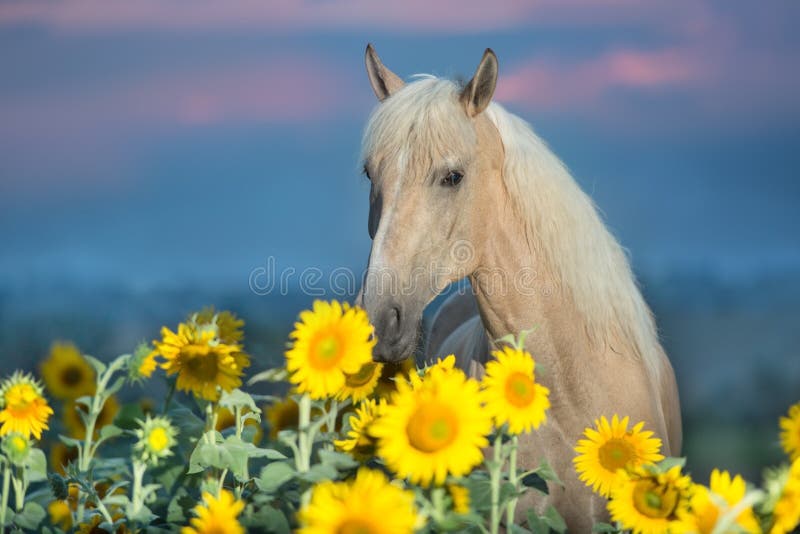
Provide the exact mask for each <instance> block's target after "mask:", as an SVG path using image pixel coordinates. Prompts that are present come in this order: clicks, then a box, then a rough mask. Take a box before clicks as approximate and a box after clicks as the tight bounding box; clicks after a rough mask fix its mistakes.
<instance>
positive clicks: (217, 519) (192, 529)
mask: <svg viewBox="0 0 800 534" xmlns="http://www.w3.org/2000/svg"><path fill="white" fill-rule="evenodd" d="M242 510H244V502H243V501H239V500H236V498H235V497H234V496H233V494H232V493H231V492H230V491H228V490H226V489H223V490H220V492H219V497H217V498H215V497H214V496H213V495H211V494H210V493H208V492H203V502H202V503H200V504H198V505H197V506H195V507H194V513H195V515H196V516H197V517H193V518H192V519H191V520H190V521H189V524H190V525H191V526H188V527H183V528H182V529H181V534H244V527H242V525H241V524H240V523H239V521H238V519H237V516H238V515H239V514H240V513H242Z"/></svg>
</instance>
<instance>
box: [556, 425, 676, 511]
mask: <svg viewBox="0 0 800 534" xmlns="http://www.w3.org/2000/svg"><path fill="white" fill-rule="evenodd" d="M628 419H629V418H628V417H625V418H624V419H622V420H621V421H620V419H619V417H618V416H617V415H616V414H614V417H612V418H611V423H609V422H608V419H606V418H605V416H603V417H601V418H600V419H596V420H595V422H594V426H595V427H596V430H595V429H594V428H587V429H585V430H584V436H586V438H587V439H581V440H579V441H578V444H577V446H576V447H575V452H577V453H578V455H577V456H576V457H575V458H574V459H573V460H572V461H573V463H574V464H575V470H576V471H577V472H578V475H579V478H580V479H581V480H582V481H583V482H584V483H585V484H586V485H587V486H590V487H591V488H592V490H593V491H594V492H595V493H598V494H599V495H602V496H603V497H608V496H609V495H611V492H612V491H613V490H614V488H615V487H616V486H617V485H618V484H620V483H621V482H623V481H624V480H625V474H624V473H620V470H621V469H625V468H630V467H636V466H639V465H642V464H645V463H655V462H660V461H661V460H663V459H664V457H663V456H662V455H661V454H660V453H659V450H660V449H661V440H660V439H658V438H654V437H652V435H653V433H652V432H650V431H649V430H647V431H642V427H643V426H644V423H643V422H641V423H638V424H637V425H635V426H634V427H633V428H632V429H631V430H628Z"/></svg>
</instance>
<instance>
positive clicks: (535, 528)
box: [527, 510, 550, 534]
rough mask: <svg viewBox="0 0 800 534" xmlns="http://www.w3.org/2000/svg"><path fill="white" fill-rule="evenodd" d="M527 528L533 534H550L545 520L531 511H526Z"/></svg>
mask: <svg viewBox="0 0 800 534" xmlns="http://www.w3.org/2000/svg"><path fill="white" fill-rule="evenodd" d="M527 515H528V528H530V529H531V532H533V533H534V534H550V527H549V526H547V523H546V522H545V520H544V519H543V518H541V517H539V516H538V515H536V512H535V511H533V510H528V514H527Z"/></svg>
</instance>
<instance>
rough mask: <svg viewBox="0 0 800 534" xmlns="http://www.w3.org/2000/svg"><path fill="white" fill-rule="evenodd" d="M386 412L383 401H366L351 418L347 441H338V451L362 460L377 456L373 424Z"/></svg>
mask: <svg viewBox="0 0 800 534" xmlns="http://www.w3.org/2000/svg"><path fill="white" fill-rule="evenodd" d="M385 410H386V401H385V400H383V399H380V400H375V399H366V400H363V401H361V403H360V404H359V405H358V406H357V407H356V413H355V415H351V416H350V430H348V431H347V439H342V440H336V441H334V442H333V444H334V445H335V446H336V448H337V449H339V450H341V451H344V452H348V453H350V454H352V455H353V456H354V457H356V458H358V459H360V460H362V461H363V460H368V459H370V458H372V457H373V456H374V455H375V438H374V437H373V436H372V435H370V428H371V426H372V424H373V423H374V422H375V420H376V419H378V418H379V417H380V416H381V414H382V413H383V412H384V411H385Z"/></svg>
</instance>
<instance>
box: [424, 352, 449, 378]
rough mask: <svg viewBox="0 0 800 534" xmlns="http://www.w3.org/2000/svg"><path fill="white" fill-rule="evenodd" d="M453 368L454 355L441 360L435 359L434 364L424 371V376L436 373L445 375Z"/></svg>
mask: <svg viewBox="0 0 800 534" xmlns="http://www.w3.org/2000/svg"><path fill="white" fill-rule="evenodd" d="M455 368H456V356H455V354H450V355H449V356H445V357H444V359H442V358H439V359H437V360H436V363H434V364H433V365H431V366H429V367H428V368H426V369H425V374H428V373H438V372H444V373H447V372H449V371H452V370H453V369H455Z"/></svg>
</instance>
